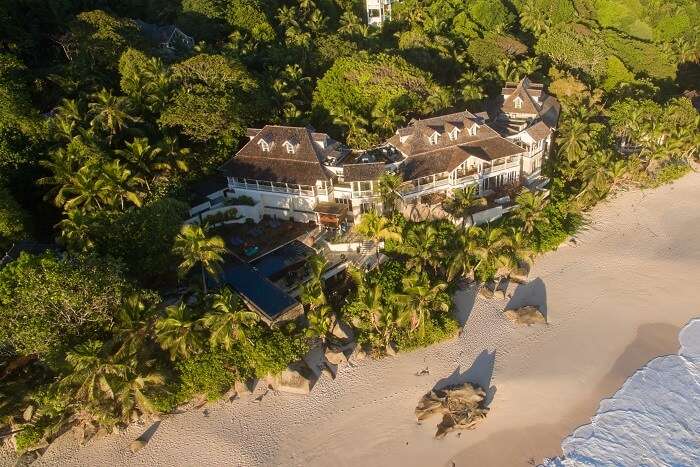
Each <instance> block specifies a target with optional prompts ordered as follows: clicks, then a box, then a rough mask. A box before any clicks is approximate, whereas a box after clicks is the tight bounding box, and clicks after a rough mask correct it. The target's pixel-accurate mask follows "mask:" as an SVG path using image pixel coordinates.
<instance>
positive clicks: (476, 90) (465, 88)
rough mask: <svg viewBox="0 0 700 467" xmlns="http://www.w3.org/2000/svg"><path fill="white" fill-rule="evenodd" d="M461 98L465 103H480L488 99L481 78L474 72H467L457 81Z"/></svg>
mask: <svg viewBox="0 0 700 467" xmlns="http://www.w3.org/2000/svg"><path fill="white" fill-rule="evenodd" d="M457 86H458V91H457V92H458V93H459V98H461V99H462V101H463V102H470V101H480V100H482V99H483V98H484V97H486V93H485V92H484V88H483V86H482V84H481V77H480V76H479V75H478V74H477V73H476V72H474V71H466V72H464V73H463V74H462V76H461V77H460V78H459V80H457Z"/></svg>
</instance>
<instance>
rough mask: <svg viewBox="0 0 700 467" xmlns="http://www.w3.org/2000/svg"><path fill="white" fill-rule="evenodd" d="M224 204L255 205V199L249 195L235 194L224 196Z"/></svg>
mask: <svg viewBox="0 0 700 467" xmlns="http://www.w3.org/2000/svg"><path fill="white" fill-rule="evenodd" d="M224 204H226V205H230V206H235V205H239V206H255V200H254V199H253V198H251V197H250V196H246V195H241V196H236V197H234V198H226V201H225V202H224Z"/></svg>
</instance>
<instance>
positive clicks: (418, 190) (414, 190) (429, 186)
mask: <svg viewBox="0 0 700 467" xmlns="http://www.w3.org/2000/svg"><path fill="white" fill-rule="evenodd" d="M450 185H451V183H450V179H449V178H443V179H441V180H433V181H432V182H428V183H424V184H422V185H417V184H413V183H411V184H410V185H408V186H406V187H405V188H403V189H401V190H400V191H401V195H402V196H411V195H415V194H421V195H427V194H429V193H434V192H436V191H440V190H441V189H443V188H444V187H449V186H450Z"/></svg>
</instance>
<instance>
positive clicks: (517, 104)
mask: <svg viewBox="0 0 700 467" xmlns="http://www.w3.org/2000/svg"><path fill="white" fill-rule="evenodd" d="M513 105H514V106H515V108H516V109H522V108H523V100H522V99H521V98H520V96H518V97H516V98H515V99H513Z"/></svg>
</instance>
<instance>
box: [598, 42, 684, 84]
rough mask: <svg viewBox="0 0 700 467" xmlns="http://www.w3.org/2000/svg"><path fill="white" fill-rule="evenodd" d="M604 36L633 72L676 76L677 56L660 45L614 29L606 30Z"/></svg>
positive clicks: (659, 76) (667, 76)
mask: <svg viewBox="0 0 700 467" xmlns="http://www.w3.org/2000/svg"><path fill="white" fill-rule="evenodd" d="M602 37H603V38H604V40H605V44H606V45H607V47H609V49H610V50H611V51H613V52H614V53H615V54H616V55H617V56H618V57H619V58H620V60H622V61H623V62H624V64H625V65H627V67H628V68H629V69H630V70H632V71H633V72H635V73H637V74H642V75H646V76H649V77H651V78H654V79H663V78H675V77H676V62H675V57H674V56H673V54H670V53H668V52H666V51H664V50H663V49H662V48H661V47H660V46H659V45H657V44H654V43H652V42H644V41H640V40H636V39H631V38H625V37H622V36H621V35H619V34H617V33H615V32H614V31H605V33H604V34H602Z"/></svg>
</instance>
